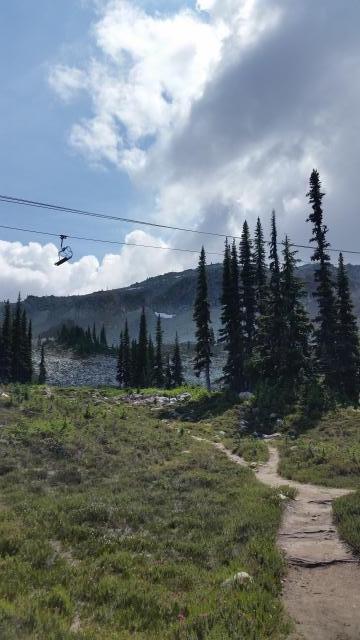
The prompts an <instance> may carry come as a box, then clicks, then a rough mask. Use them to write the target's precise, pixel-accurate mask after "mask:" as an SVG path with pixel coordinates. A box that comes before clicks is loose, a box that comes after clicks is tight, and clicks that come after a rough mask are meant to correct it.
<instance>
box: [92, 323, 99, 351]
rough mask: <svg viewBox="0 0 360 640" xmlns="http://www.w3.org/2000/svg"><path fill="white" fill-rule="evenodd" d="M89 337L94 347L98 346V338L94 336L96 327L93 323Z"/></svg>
mask: <svg viewBox="0 0 360 640" xmlns="http://www.w3.org/2000/svg"><path fill="white" fill-rule="evenodd" d="M91 337H92V341H93V344H94V346H96V345H97V344H98V338H97V335H96V326H95V322H94V324H93V328H92V334H91Z"/></svg>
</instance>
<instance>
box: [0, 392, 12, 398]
mask: <svg viewBox="0 0 360 640" xmlns="http://www.w3.org/2000/svg"><path fill="white" fill-rule="evenodd" d="M1 397H2V398H3V399H4V400H8V399H9V398H10V396H9V394H8V393H5V392H4V391H3V392H2V394H1Z"/></svg>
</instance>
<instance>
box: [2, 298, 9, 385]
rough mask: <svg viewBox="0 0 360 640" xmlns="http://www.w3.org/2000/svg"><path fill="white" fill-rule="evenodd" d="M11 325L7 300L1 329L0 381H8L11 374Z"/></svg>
mask: <svg viewBox="0 0 360 640" xmlns="http://www.w3.org/2000/svg"><path fill="white" fill-rule="evenodd" d="M11 341H12V327H11V310H10V302H9V300H7V301H6V303H5V310H4V321H3V325H2V330H1V356H2V357H1V363H0V366H1V370H0V381H1V382H5V383H8V382H10V381H11V376H12V346H11Z"/></svg>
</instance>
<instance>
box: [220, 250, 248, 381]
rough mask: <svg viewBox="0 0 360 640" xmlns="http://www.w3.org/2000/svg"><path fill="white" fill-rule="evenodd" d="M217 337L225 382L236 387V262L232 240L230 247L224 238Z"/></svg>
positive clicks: (239, 355)
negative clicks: (223, 358) (223, 353)
mask: <svg viewBox="0 0 360 640" xmlns="http://www.w3.org/2000/svg"><path fill="white" fill-rule="evenodd" d="M221 305H222V313H221V322H222V327H221V329H220V341H221V342H223V343H224V349H225V351H226V352H227V359H226V363H225V366H224V368H223V373H224V376H223V379H224V382H225V385H226V386H228V387H229V388H230V389H232V390H233V391H240V390H241V388H242V386H243V383H244V379H243V344H242V327H241V307H240V293H239V265H238V256H237V250H236V244H235V242H233V244H232V247H231V248H230V246H229V244H228V241H227V240H226V242H225V251H224V261H223V284H222V296H221Z"/></svg>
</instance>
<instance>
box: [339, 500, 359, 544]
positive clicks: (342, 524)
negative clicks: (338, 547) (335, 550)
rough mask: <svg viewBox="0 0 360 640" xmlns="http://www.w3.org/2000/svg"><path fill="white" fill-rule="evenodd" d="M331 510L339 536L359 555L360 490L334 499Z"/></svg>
mask: <svg viewBox="0 0 360 640" xmlns="http://www.w3.org/2000/svg"><path fill="white" fill-rule="evenodd" d="M333 511H334V520H335V523H336V525H337V527H338V529H339V533H340V535H341V537H342V538H343V539H344V540H345V542H347V544H349V545H350V547H352V549H353V551H354V552H355V553H356V554H357V555H360V491H357V492H356V493H352V494H350V495H348V496H344V497H343V498H339V499H338V500H335V502H334V504H333Z"/></svg>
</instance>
